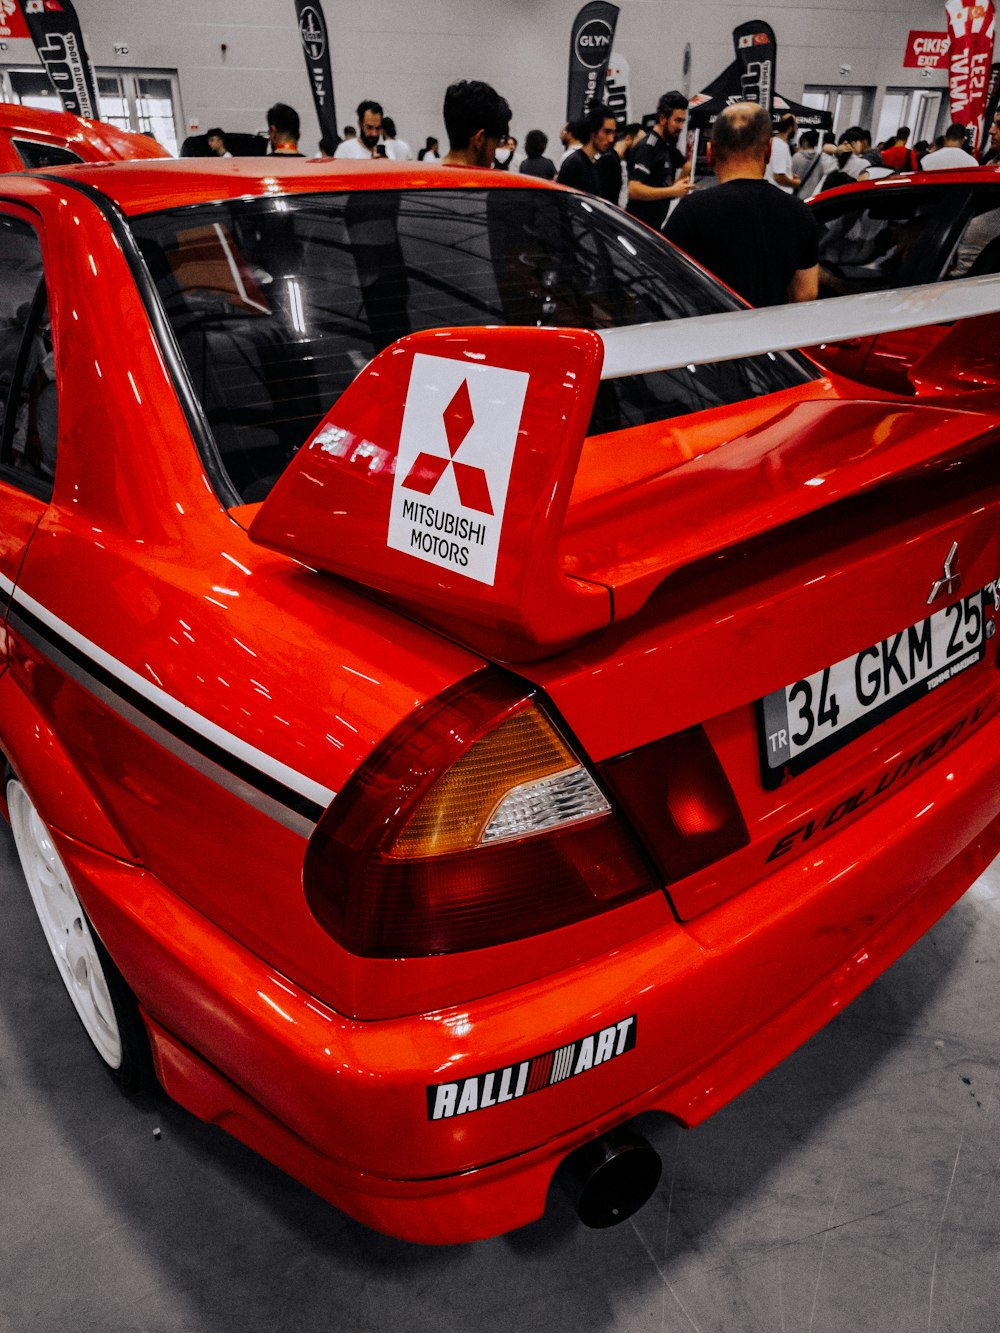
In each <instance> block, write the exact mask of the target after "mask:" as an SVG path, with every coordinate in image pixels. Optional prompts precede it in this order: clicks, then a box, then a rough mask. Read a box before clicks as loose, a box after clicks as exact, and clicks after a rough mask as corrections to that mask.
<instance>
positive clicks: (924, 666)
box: [0, 161, 1000, 1242]
mask: <svg viewBox="0 0 1000 1333" xmlns="http://www.w3.org/2000/svg"><path fill="white" fill-rule="evenodd" d="M0 236H2V243H0V246H2V248H0V263H2V265H3V274H4V281H3V283H2V285H0V291H2V293H3V302H4V306H3V310H2V317H3V320H4V324H3V327H4V329H5V334H4V337H5V343H4V351H3V362H2V373H3V376H4V399H5V406H6V412H5V416H4V428H3V436H2V457H0V507H2V514H3V521H2V525H0V531H2V534H3V536H2V543H0V586H2V588H3V592H4V596H5V616H4V621H3V638H2V640H0V646H2V654H3V656H2V673H0V748H2V751H3V754H4V756H5V758H6V762H7V782H6V801H7V805H8V807H9V815H10V819H11V823H12V826H13V831H14V836H15V840H16V843H17V847H18V850H19V853H20V855H21V858H22V862H23V864H24V868H25V872H26V877H27V880H28V885H29V888H30V890H31V893H32V896H33V898H34V901H35V904H36V907H37V909H38V913H39V917H40V920H41V922H42V926H43V929H44V930H45V933H46V937H47V939H48V941H49V944H50V946H51V948H52V952H53V954H54V956H55V958H56V961H57V963H58V965H59V969H60V971H61V973H62V976H63V980H64V982H65V984H66V986H67V989H68V991H69V993H70V996H71V998H72V1000H73V1003H74V1004H75V1006H76V1008H77V1010H78V1012H79V1014H80V1017H81V1018H82V1019H83V1023H84V1026H85V1028H86V1030H87V1032H88V1033H89V1035H90V1037H91V1039H92V1040H93V1042H94V1045H95V1046H96V1048H97V1050H98V1051H99V1053H100V1055H101V1057H102V1058H103V1060H104V1062H105V1063H106V1065H107V1066H108V1067H109V1069H110V1070H111V1071H112V1072H113V1074H114V1076H115V1077H116V1078H117V1080H118V1081H119V1082H120V1083H121V1084H122V1085H123V1086H124V1087H125V1088H126V1089H135V1088H138V1087H143V1086H148V1084H149V1083H150V1081H151V1080H152V1078H153V1076H154V1073H155V1078H156V1079H157V1080H158V1081H159V1083H160V1084H161V1085H162V1087H163V1088H164V1089H165V1090H166V1092H167V1093H168V1094H169V1095H170V1096H171V1097H173V1098H175V1099H176V1100H177V1101H179V1102H180V1103H182V1104H183V1105H184V1106H186V1107H188V1108H189V1109H190V1110H191V1111H192V1112H194V1113H195V1114H196V1115H198V1116H200V1117H202V1118H204V1119H206V1120H210V1121H213V1122H215V1123H217V1124H219V1125H222V1126H223V1127H225V1128H226V1129H227V1130H229V1131H230V1132H231V1133H232V1134H234V1135H236V1136H237V1137H238V1138H240V1139H242V1140H243V1141H244V1142H246V1143H248V1144H250V1145H252V1146H253V1147H254V1148H256V1149H257V1150H259V1151H260V1152H261V1153H262V1154H264V1155H265V1156H266V1157H268V1158H270V1159H271V1160H272V1161H274V1162H276V1163H277V1164H279V1165H280V1166H281V1167H282V1168H284V1169H285V1170H287V1171H288V1172H290V1173H291V1174H293V1175H294V1176H296V1177H297V1178H299V1179H300V1180H302V1181H304V1182H305V1183H306V1184H308V1185H309V1186H310V1187H311V1188H312V1189H314V1190H316V1191H317V1192H318V1193H319V1194H321V1195H323V1196H325V1197H326V1198H327V1199H329V1200H330V1201H332V1202H333V1203H334V1204H335V1205H336V1206H337V1207H338V1208H341V1209H343V1210H344V1211H345V1212H347V1213H349V1214H351V1215H352V1216H354V1217H356V1218H359V1219H361V1220H363V1221H364V1222H366V1223H368V1224H369V1225H371V1226H373V1227H376V1228H378V1229H380V1230H383V1231H387V1232H390V1233H392V1234H395V1235H397V1236H402V1237H407V1238H409V1239H411V1240H419V1241H428V1242H444V1241H451V1242H454V1241H466V1240H471V1239H475V1238H477V1237H484V1236H489V1235H492V1234H496V1233H499V1232H502V1231H505V1230H509V1229H511V1228H514V1227H517V1226H520V1225H522V1224H524V1223H527V1222H530V1221H531V1220H533V1219H535V1218H537V1217H539V1216H540V1215H541V1213H542V1211H543V1209H544V1207H545V1201H546V1194H547V1192H548V1190H549V1187H550V1184H551V1182H552V1180H553V1176H554V1174H555V1173H556V1170H557V1168H558V1167H560V1165H561V1164H563V1163H565V1164H566V1174H567V1176H569V1177H570V1178H572V1179H573V1180H574V1181H575V1185H576V1189H577V1191H578V1196H579V1201H580V1202H579V1207H580V1212H581V1215H582V1216H583V1217H584V1219H585V1220H586V1221H588V1222H590V1223H591V1224H594V1225H607V1224H610V1223H612V1222H614V1221H618V1220H621V1218H623V1217H625V1216H627V1215H628V1214H629V1212H631V1211H632V1210H634V1208H635V1207H637V1206H638V1205H639V1204H640V1203H641V1202H642V1201H643V1200H644V1199H645V1198H646V1197H648V1195H649V1193H650V1192H651V1190H652V1189H654V1188H655V1185H656V1180H657V1176H658V1170H659V1167H658V1163H657V1161H656V1156H655V1153H654V1152H653V1150H652V1149H651V1148H650V1147H649V1145H648V1144H647V1143H645V1141H644V1140H643V1139H642V1137H641V1135H639V1134H638V1132H637V1130H636V1128H635V1125H634V1118H635V1117H636V1116H638V1115H640V1114H641V1113H646V1112H659V1113H661V1114H665V1115H667V1116H671V1117H673V1118H675V1119H676V1120H678V1121H680V1122H681V1123H683V1124H685V1125H695V1124H697V1123H698V1122H699V1121H701V1120H703V1119H704V1118H705V1117H706V1116H708V1115H710V1114H711V1113H712V1112H713V1111H714V1110H716V1109H717V1108H719V1107H720V1106H722V1105H723V1104H725V1103H726V1102H727V1101H729V1100H730V1099H731V1098H733V1097H734V1096H736V1095H737V1094H738V1093H739V1092H741V1091H742V1090H743V1089H744V1088H746V1087H747V1086H748V1085H749V1084H750V1083H752V1082H753V1081H754V1080H755V1079H757V1078H758V1077H760V1075H761V1074H763V1073H764V1072H765V1071H766V1070H768V1069H769V1068H771V1067H772V1066H773V1065H774V1064H775V1063H776V1062H778V1061H779V1060H781V1059H782V1058H783V1057H784V1056H785V1055H786V1054H787V1053H788V1052H790V1051H791V1050H792V1049H794V1048H795V1047H796V1046H797V1045H799V1044H800V1043H801V1042H802V1041H804V1040H805V1039H806V1038H807V1037H808V1036H809V1035H810V1034H811V1033H813V1032H814V1031H815V1030H816V1029H817V1028H819V1027H820V1026H821V1025H822V1024H823V1023H825V1022H826V1021H827V1019H829V1018H830V1017H831V1016H832V1015H833V1014H835V1013H836V1012H838V1011H839V1010H840V1009H841V1008H842V1007H843V1006H844V1005H845V1004H846V1003H847V1002H848V1001H850V1000H851V999H852V998H853V997H854V996H855V995H856V994H857V993H858V992H859V991H860V990H861V989H862V988H863V987H865V986H866V985H867V984H868V983H870V982H871V981H872V980H873V979H874V978H875V977H876V976H877V975H878V974H879V973H880V972H881V971H882V970H883V969H884V968H885V967H887V966H888V965H889V964H890V963H891V962H892V961H893V960H894V959H895V958H896V957H898V955H899V954H900V953H901V952H902V951H903V950H905V949H906V948H907V946H908V945H910V944H911V943H912V942H913V941H914V940H915V939H916V938H917V937H918V936H920V935H921V934H922V933H923V932H924V931H925V930H926V929H927V928H928V927H929V926H930V924H931V923H932V922H934V921H935V920H936V919H937V918H938V917H939V916H940V915H941V914H942V913H943V912H944V911H945V910H946V909H947V908H948V907H949V906H950V905H951V904H952V903H953V902H954V901H955V900H956V898H958V896H959V895H960V894H962V893H963V892H964V891H965V889H966V888H967V887H968V886H969V885H970V884H971V883H972V882H973V880H974V879H975V878H976V877H977V875H978V874H979V873H980V872H981V871H982V869H983V868H984V867H985V866H986V865H987V864H988V863H989V861H990V860H991V858H992V857H993V856H994V854H995V853H996V851H997V848H998V834H1000V820H998V815H1000V778H998V769H997V764H996V755H997V750H998V744H1000V673H998V670H997V644H996V641H995V629H996V621H997V617H998V614H1000V592H998V577H1000V540H998V526H997V512H998V505H1000V494H998V482H997V467H996V452H997V427H996V419H995V417H991V416H989V415H988V414H986V413H977V412H974V411H967V412H956V411H954V410H951V409H945V408H942V407H940V406H938V405H936V403H935V401H934V400H933V397H930V398H929V399H928V400H926V401H925V400H923V399H921V400H917V399H913V400H911V401H909V402H904V401H902V400H900V399H898V398H889V397H887V396H885V395H881V396H879V395H876V396H875V398H874V399H873V398H872V397H871V396H870V395H869V396H864V395H862V394H860V393H859V391H858V389H857V386H855V385H852V384H850V383H849V382H847V381H843V380H836V379H829V378H825V377H823V376H822V375H821V374H820V373H819V372H818V371H817V370H816V368H815V366H814V365H813V364H812V363H811V362H810V361H808V360H807V359H806V358H804V357H802V356H801V355H800V354H798V353H796V352H785V351H782V350H780V348H781V345H782V344H781V341H780V337H779V341H778V343H777V348H776V347H775V344H774V329H776V328H777V329H780V327H781V325H780V319H781V315H780V312H779V313H773V312H754V311H743V310H742V309H741V308H740V304H739V302H738V301H736V299H735V298H733V297H731V296H730V295H729V294H728V293H726V292H725V291H724V289H722V288H721V287H719V286H718V285H717V284H715V283H714V282H713V281H712V280H711V279H709V278H707V277H706V276H705V275H704V274H703V273H702V272H701V271H700V270H698V269H697V268H696V267H695V266H694V265H693V264H691V263H689V262H688V261H687V260H686V259H684V258H683V257H682V256H680V255H679V254H678V253H677V252H676V251H675V250H673V249H672V248H671V247H669V246H668V245H666V244H665V243H664V242H663V241H661V240H660V238H658V237H657V236H656V235H654V234H653V233H651V232H649V231H648V230H647V229H646V228H644V227H642V226H640V225H638V224H635V223H633V222H632V221H631V220H630V219H629V218H628V217H627V216H625V215H624V214H622V213H620V212H619V211H618V210H616V209H613V208H610V207H607V206H604V205H602V204H601V203H600V202H598V201H595V200H592V199H588V198H587V197H585V196H581V195H578V194H575V193H573V192H571V191H565V190H561V189H559V188H557V187H550V186H546V185H543V184H541V183H539V182H535V181H532V180H530V179H529V178H527V177H519V176H509V175H506V174H500V173H492V172H473V171H468V172H467V171H458V170H449V169H445V168H442V167H433V168H426V169H424V168H421V167H418V166H416V165H412V166H411V165H406V166H398V167H397V166H395V165H392V164H384V165H377V166H372V165H370V164H340V163H336V164H332V163H329V162H324V163H311V162H292V163H287V164H279V163H276V162H266V163H257V162H252V161H240V162H229V163H218V162H213V163H206V164H200V163H197V162H192V163H187V162H178V163H164V164H159V163H155V164H144V163H132V164H125V165H123V166H116V167H113V168H107V167H102V168H88V167H76V168H66V169H63V170H61V171H58V172H57V171H54V170H53V171H43V172H38V173H35V174H33V175H31V176H27V175H21V176H17V177H10V178H9V179H8V180H7V181H6V184H5V189H4V200H3V202H2V204H0ZM973 282H974V283H975V280H973ZM991 290H992V289H991ZM991 290H990V291H987V292H986V296H985V297H984V296H983V295H982V292H981V291H980V288H979V287H970V291H976V292H980V298H979V299H980V302H981V304H980V307H978V308H985V307H984V305H983V302H985V301H987V298H988V297H990V295H991ZM992 301H993V304H994V306H996V305H1000V297H998V296H997V295H996V293H995V292H992ZM987 304H988V302H987ZM856 307H857V302H856V301H853V300H851V301H849V302H848V303H847V305H846V307H838V306H837V303H830V308H831V311H833V310H835V309H839V308H846V309H847V311H848V312H850V311H851V310H854V309H856ZM816 309H817V310H818V309H819V307H816ZM812 313H814V312H807V315H809V317H811V315H812ZM691 315H702V316H707V317H708V318H707V319H701V320H687V321H686V322H683V323H682V322H681V321H682V320H684V318H685V317H686V316H691ZM766 317H771V319H772V323H771V324H768V323H767V322H766ZM793 318H794V316H793ZM830 318H831V319H832V318H833V316H832V314H831V316H830ZM762 319H763V320H764V321H765V322H763V323H761V322H760V321H761V320H762ZM789 327H790V328H792V326H791V325H790V326H789ZM839 327H842V328H843V329H846V328H847V325H846V324H844V325H842V326H839ZM796 336H798V335H797V334H796V333H795V332H794V328H793V329H792V333H791V334H786V339H787V338H788V337H796ZM753 337H757V338H758V339H761V340H763V342H762V348H763V349H765V350H759V351H758V352H757V353H756V354H753V355H750V354H747V355H737V354H736V350H734V349H736V344H737V343H738V341H739V339H740V338H743V339H744V340H746V339H748V338H753ZM768 340H770V344H769V341H768Z"/></svg>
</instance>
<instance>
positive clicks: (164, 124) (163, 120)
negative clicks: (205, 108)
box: [0, 68, 182, 156]
mask: <svg viewBox="0 0 1000 1333" xmlns="http://www.w3.org/2000/svg"><path fill="white" fill-rule="evenodd" d="M95 73H96V75H97V98H98V102H99V104H100V118H101V120H104V121H107V122H108V124H110V125H117V126H118V127H119V129H123V130H135V131H136V132H137V133H139V134H152V135H154V137H155V138H156V140H157V142H159V143H161V144H162V145H163V147H164V148H166V150H167V152H169V153H173V154H174V155H175V156H176V155H177V151H178V148H179V145H180V135H179V134H178V129H179V127H180V126H181V124H182V118H181V104H180V85H179V83H178V80H177V75H176V73H175V72H174V71H173V70H126V69H100V68H98V69H97V70H96V71H95ZM0 90H2V94H3V97H2V100H4V101H7V102H20V103H21V104H22V105H24V106H34V107H39V108H41V109H42V110H44V111H61V110H62V109H63V108H62V103H61V102H60V100H59V97H58V96H57V95H56V93H55V92H53V90H52V85H51V84H50V83H49V80H48V76H47V75H46V74H45V73H44V71H42V70H39V69H8V70H5V71H4V72H3V75H2V77H0Z"/></svg>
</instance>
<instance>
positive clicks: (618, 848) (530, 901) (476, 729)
mask: <svg viewBox="0 0 1000 1333" xmlns="http://www.w3.org/2000/svg"><path fill="white" fill-rule="evenodd" d="M304 882H305V891H306V897H307V900H308V902H309V906H310V908H311V910H312V912H313V914H314V915H315V916H316V918H317V920H318V921H319V922H320V924H321V925H322V926H323V928H324V929H325V930H327V931H328V932H329V933H330V934H331V935H332V936H333V937H334V939H336V940H337V941H338V942H339V943H341V944H342V945H343V946H344V947H345V948H347V949H349V950H350V951H351V952H352V953H356V954H360V955H364V956H368V957H413V956H426V955H430V954H441V953H455V952H459V951H463V950H469V949H480V948H484V947H487V946H489V945H495V944H503V943H507V942H509V941H511V940H515V939H522V938H525V937H527V936H530V935H535V934H539V933H541V932H542V931H546V930H553V929H555V928H557V927H559V926H564V925H568V924H569V923H571V922H574V921H579V920H582V919H584V918H585V917H588V916H592V915H594V914H596V913H598V912H601V911H604V910H606V909H607V908H609V907H611V906H616V905H618V904H620V903H623V902H626V901H628V900H630V899H632V898H635V897H638V896H639V895H640V894H644V893H648V892H651V891H654V890H655V889H656V888H657V885H656V883H655V881H654V879H653V877H652V875H651V873H650V870H649V868H648V866H647V864H646V862H645V860H644V858H643V856H642V854H641V852H640V851H639V850H638V848H637V847H636V845H635V843H634V841H633V839H632V838H631V837H630V835H629V834H628V832H627V831H626V830H625V828H624V827H623V826H622V824H621V822H620V821H619V819H618V818H617V817H616V815H615V814H614V812H613V810H612V809H611V807H610V805H609V803H608V801H607V799H606V797H605V796H604V794H603V792H602V791H601V789H600V788H599V787H598V785H597V783H596V782H595V781H594V778H593V776H592V775H591V774H590V772H589V770H588V769H587V768H586V767H585V766H584V765H582V764H581V763H580V761H579V759H578V758H577V756H576V755H575V754H574V753H573V751H572V749H571V748H570V747H569V745H568V744H567V742H566V741H565V740H564V738H563V737H562V736H561V735H560V734H559V732H558V731H557V730H556V728H555V727H554V726H553V724H552V722H551V721H550V720H549V719H548V717H547V716H546V715H545V713H544V711H543V710H542V708H541V707H540V705H539V703H538V701H537V699H536V697H535V694H534V692H533V691H531V690H530V689H529V688H528V687H526V686H524V685H523V684H520V683H517V682H514V681H512V680H509V679H508V678H507V677H505V676H504V675H502V674H501V673H500V672H495V671H492V670H487V671H483V672H480V673H479V674H478V675H476V676H474V677H471V678H470V679H469V680H467V681H463V682H461V683H460V684H459V685H457V686H455V687H453V688H452V689H451V690H448V691H446V692H445V693H444V694H442V695H441V696H439V697H438V698H437V699H434V700H432V701H430V702H429V703H428V704H426V705H424V706H423V707H421V708H419V709H417V710H416V711H415V712H414V713H413V714H411V716H410V717H409V718H408V719H407V720H406V721H405V722H404V723H402V724H401V726H399V727H398V728H397V729H396V730H395V731H394V732H393V733H392V734H391V735H390V736H389V737H387V739H386V740H385V741H384V742H383V743H382V745H380V746H379V747H378V748H377V749H376V750H375V752H374V753H373V754H372V756H371V759H370V760H369V761H368V762H367V763H366V764H365V765H364V766H363V768H361V769H360V770H359V771H358V773H356V774H355V776H354V777H353V778H352V779H351V781H350V782H349V783H348V784H347V786H346V787H345V788H344V790H343V791H342V792H341V793H340V795H339V796H338V797H337V799H336V800H335V801H334V803H333V804H332V805H331V807H330V809H329V810H328V811H327V812H326V814H325V815H324V816H323V819H322V820H321V821H320V823H319V826H318V827H317V829H316V832H315V834H314V835H313V838H312V840H311V841H310V844H309V848H308V850H307V853H306V862H305V871H304Z"/></svg>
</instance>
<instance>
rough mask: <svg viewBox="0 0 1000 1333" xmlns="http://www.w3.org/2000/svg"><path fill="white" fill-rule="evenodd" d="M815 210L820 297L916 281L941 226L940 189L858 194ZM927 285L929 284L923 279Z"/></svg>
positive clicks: (945, 211) (944, 210)
mask: <svg viewBox="0 0 1000 1333" xmlns="http://www.w3.org/2000/svg"><path fill="white" fill-rule="evenodd" d="M861 193H862V199H861V200H859V201H858V202H857V203H855V202H853V201H852V200H850V199H847V200H838V201H837V207H836V209H835V210H834V209H830V210H823V209H819V210H817V211H816V213H815V216H816V217H817V220H818V222H819V229H820V235H819V263H820V295H821V296H847V295H849V294H851V293H852V292H870V291H881V290H883V289H884V288H887V287H900V286H903V287H905V286H908V285H909V284H910V283H913V282H917V281H920V280H921V279H920V269H921V264H922V262H923V261H924V260H925V258H926V257H927V256H928V255H929V254H930V253H931V251H932V249H933V246H934V244H935V241H936V238H937V237H939V236H940V234H941V233H942V231H943V229H944V228H945V227H946V226H947V219H948V217H949V216H950V214H951V207H950V205H949V204H948V202H947V197H946V192H945V191H943V190H927V191H924V190H920V191H909V190H906V191H903V190H900V191H895V190H893V191H888V190H887V191H885V192H876V193H875V194H874V196H873V194H872V193H870V192H868V191H864V192H861ZM928 280H930V279H929V278H928Z"/></svg>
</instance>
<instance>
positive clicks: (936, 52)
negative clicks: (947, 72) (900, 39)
mask: <svg viewBox="0 0 1000 1333" xmlns="http://www.w3.org/2000/svg"><path fill="white" fill-rule="evenodd" d="M947 64H948V34H947V33H946V32H917V31H911V33H910V35H909V37H908V38H907V39H906V54H905V55H904V56H903V68H904V69H945V68H946V66H947Z"/></svg>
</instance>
